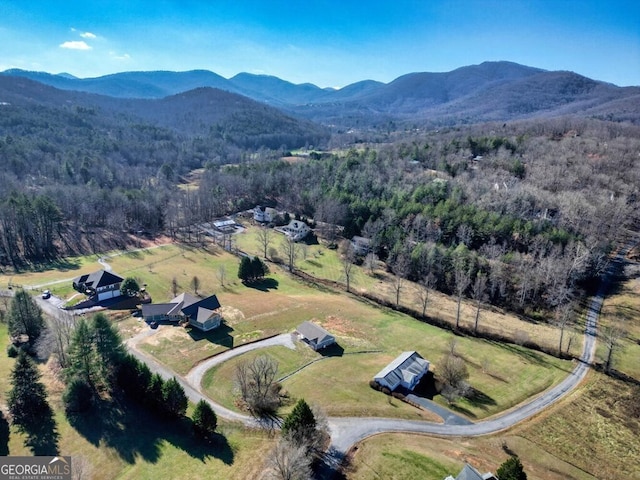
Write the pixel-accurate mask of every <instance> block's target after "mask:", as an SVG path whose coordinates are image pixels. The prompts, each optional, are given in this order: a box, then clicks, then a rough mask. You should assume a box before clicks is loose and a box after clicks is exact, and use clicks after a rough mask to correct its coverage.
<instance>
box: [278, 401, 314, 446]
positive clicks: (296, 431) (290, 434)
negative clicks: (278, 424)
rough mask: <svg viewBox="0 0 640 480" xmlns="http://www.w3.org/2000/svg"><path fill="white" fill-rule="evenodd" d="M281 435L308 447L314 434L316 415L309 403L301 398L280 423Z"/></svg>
mask: <svg viewBox="0 0 640 480" xmlns="http://www.w3.org/2000/svg"><path fill="white" fill-rule="evenodd" d="M282 435H283V436H284V437H286V438H289V439H290V440H291V441H293V442H294V443H295V444H296V445H304V446H306V447H309V446H310V445H311V443H312V440H313V437H314V436H315V435H316V417H315V416H314V414H313V411H312V410H311V407H309V404H307V402H306V401H305V400H304V399H303V398H301V399H300V400H298V403H296V405H295V406H294V407H293V410H291V413H290V414H289V415H287V418H285V419H284V422H283V423H282Z"/></svg>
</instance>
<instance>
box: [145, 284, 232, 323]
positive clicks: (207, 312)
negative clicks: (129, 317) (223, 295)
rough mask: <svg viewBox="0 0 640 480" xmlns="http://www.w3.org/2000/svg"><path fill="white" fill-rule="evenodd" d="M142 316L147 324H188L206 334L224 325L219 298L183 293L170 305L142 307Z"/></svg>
mask: <svg viewBox="0 0 640 480" xmlns="http://www.w3.org/2000/svg"><path fill="white" fill-rule="evenodd" d="M142 316H143V317H144V319H145V321H146V322H162V321H165V322H166V321H168V322H177V323H182V322H188V323H189V325H191V326H193V327H195V328H198V329H200V330H202V331H204V332H207V331H209V330H213V329H214V328H217V327H219V326H220V325H221V323H222V315H221V313H220V302H219V301H218V297H216V296H215V295H211V296H210V297H207V298H202V299H200V298H197V297H194V296H193V295H189V294H188V293H181V294H180V295H178V296H177V297H176V298H174V299H173V300H171V302H169V303H149V304H144V305H142Z"/></svg>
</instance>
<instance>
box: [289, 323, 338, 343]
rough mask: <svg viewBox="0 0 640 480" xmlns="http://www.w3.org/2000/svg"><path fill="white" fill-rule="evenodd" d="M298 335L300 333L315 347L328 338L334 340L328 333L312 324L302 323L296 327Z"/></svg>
mask: <svg viewBox="0 0 640 480" xmlns="http://www.w3.org/2000/svg"><path fill="white" fill-rule="evenodd" d="M297 331H298V333H300V334H301V335H302V336H303V337H304V338H306V339H307V340H308V341H310V342H313V343H315V344H316V345H317V344H319V343H322V342H324V341H326V340H327V339H329V338H334V337H333V335H331V334H330V333H329V332H327V331H326V330H325V329H324V328H322V327H321V326H320V325H317V324H315V323H313V322H309V321H306V322H302V323H301V324H300V325H298V328H297Z"/></svg>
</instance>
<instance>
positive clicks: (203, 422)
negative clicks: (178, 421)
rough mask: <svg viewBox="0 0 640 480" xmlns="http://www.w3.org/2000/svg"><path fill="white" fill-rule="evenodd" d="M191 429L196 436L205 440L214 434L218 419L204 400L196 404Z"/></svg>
mask: <svg viewBox="0 0 640 480" xmlns="http://www.w3.org/2000/svg"><path fill="white" fill-rule="evenodd" d="M191 419H192V420H193V429H194V430H195V432H196V434H198V435H200V436H202V437H204V438H207V437H210V436H211V435H213V434H214V432H215V431H216V427H217V426H218V417H217V416H216V412H214V411H213V409H212V408H211V405H209V404H208V403H207V402H205V401H204V400H200V401H199V402H198V403H197V404H196V408H195V409H194V411H193V417H192V418H191Z"/></svg>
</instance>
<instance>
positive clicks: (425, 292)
mask: <svg viewBox="0 0 640 480" xmlns="http://www.w3.org/2000/svg"><path fill="white" fill-rule="evenodd" d="M435 285H436V276H435V275H434V274H433V273H431V272H429V273H428V274H427V275H426V276H425V277H424V278H423V279H422V281H421V282H420V283H419V284H418V293H417V300H418V302H420V306H421V307H422V316H423V317H424V316H426V314H427V306H428V304H429V294H430V293H431V290H432V289H433V287H434V286H435Z"/></svg>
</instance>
